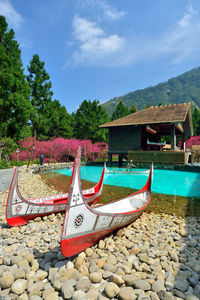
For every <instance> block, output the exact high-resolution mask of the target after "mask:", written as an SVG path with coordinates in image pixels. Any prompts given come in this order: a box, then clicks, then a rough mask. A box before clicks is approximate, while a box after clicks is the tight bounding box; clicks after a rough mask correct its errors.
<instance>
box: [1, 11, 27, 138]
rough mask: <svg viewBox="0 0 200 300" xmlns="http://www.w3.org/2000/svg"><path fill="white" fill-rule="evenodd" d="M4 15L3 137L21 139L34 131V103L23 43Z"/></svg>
mask: <svg viewBox="0 0 200 300" xmlns="http://www.w3.org/2000/svg"><path fill="white" fill-rule="evenodd" d="M7 28H8V24H7V22H6V19H5V17H3V16H0V139H1V138H4V137H8V136H9V137H10V138H15V139H20V138H23V137H26V136H27V135H29V134H30V131H29V126H28V120H29V118H30V108H31V103H30V100H29V95H30V89H29V86H28V84H27V82H26V77H25V75H24V69H23V65H22V61H21V51H20V49H19V44H18V43H17V41H16V40H15V39H14V38H15V33H14V31H13V30H12V29H10V30H9V31H8V30H7Z"/></svg>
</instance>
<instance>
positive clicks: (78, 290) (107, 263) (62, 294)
mask: <svg viewBox="0 0 200 300" xmlns="http://www.w3.org/2000/svg"><path fill="white" fill-rule="evenodd" d="M38 185H39V186H40V187H41V188H40V189H38ZM19 187H20V190H21V192H22V194H23V195H26V197H30V198H31V197H33V196H35V197H38V196H43V195H45V194H55V193H57V191H55V190H54V189H53V187H52V188H49V187H48V186H46V185H45V184H44V182H42V181H41V178H40V175H33V174H31V173H29V172H26V171H25V169H23V168H22V169H21V173H20V180H19ZM7 193H8V191H4V192H3V193H0V199H1V202H0V203H1V206H0V244H1V248H0V295H1V297H2V298H3V299H4V300H12V299H13V300H43V299H44V300H62V299H72V300H109V299H111V300H135V299H136V300H159V299H163V300H179V299H186V300H197V299H200V217H187V218H182V217H176V216H174V215H169V214H165V213H162V214H155V213H149V214H148V213H143V214H142V216H141V217H140V218H139V219H138V220H136V221H135V222H134V223H132V224H130V225H129V226H126V227H124V228H122V229H120V230H118V231H117V232H115V233H112V234H110V235H108V236H106V237H105V238H104V239H101V240H100V241H99V242H98V244H96V245H94V246H92V247H90V248H88V249H86V250H85V251H83V252H81V253H80V254H78V255H76V256H74V257H71V258H65V257H63V255H62V254H61V251H60V236H61V230H62V223H63V217H64V214H57V215H54V214H52V215H50V216H48V217H47V216H46V217H43V218H36V219H35V220H33V221H29V223H28V224H27V225H24V226H21V227H9V226H8V225H7V224H6V219H5V203H6V198H7ZM1 297H0V299H1Z"/></svg>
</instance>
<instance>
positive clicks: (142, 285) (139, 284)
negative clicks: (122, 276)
mask: <svg viewBox="0 0 200 300" xmlns="http://www.w3.org/2000/svg"><path fill="white" fill-rule="evenodd" d="M134 285H135V287H136V288H137V289H141V290H143V291H149V290H150V289H151V285H150V283H148V281H146V280H144V279H139V280H137V281H135V283H134Z"/></svg>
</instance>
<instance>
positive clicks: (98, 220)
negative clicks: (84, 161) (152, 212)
mask: <svg viewBox="0 0 200 300" xmlns="http://www.w3.org/2000/svg"><path fill="white" fill-rule="evenodd" d="M80 160H81V150H80V148H78V151H77V159H76V164H75V165H74V170H73V174H72V181H71V182H72V183H71V186H70V193H69V199H68V203H67V206H66V211H65V218H64V222H63V229H62V235H61V251H62V254H63V255H64V256H66V257H70V256H73V255H75V254H77V253H79V252H80V251H82V250H84V249H86V248H88V247H90V246H92V245H94V244H95V243H97V241H98V240H99V239H101V238H102V237H104V236H105V235H106V234H108V233H110V232H112V231H114V230H115V229H118V228H120V227H122V226H125V225H127V224H129V223H131V222H133V221H134V220H135V219H137V218H138V217H139V216H140V215H141V214H142V212H143V211H144V210H145V209H146V207H147V206H148V204H149V202H150V199H151V176H152V167H151V169H150V172H149V176H148V180H147V182H146V184H145V186H144V187H143V188H142V189H141V190H139V191H138V192H136V193H134V194H131V195H129V196H128V197H126V198H124V199H121V200H118V201H114V202H111V203H108V204H104V205H100V206H97V207H90V206H89V205H88V204H87V202H86V201H85V199H84V195H83V192H82V190H81V185H80Z"/></svg>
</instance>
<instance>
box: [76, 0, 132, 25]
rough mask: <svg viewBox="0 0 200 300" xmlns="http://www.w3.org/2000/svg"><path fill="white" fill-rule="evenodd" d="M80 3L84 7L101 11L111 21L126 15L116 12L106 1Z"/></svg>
mask: <svg viewBox="0 0 200 300" xmlns="http://www.w3.org/2000/svg"><path fill="white" fill-rule="evenodd" d="M81 3H82V5H84V6H86V5H87V6H89V7H93V8H94V7H95V8H99V9H101V10H102V11H103V14H104V15H105V16H106V17H107V18H109V19H111V20H118V19H120V18H122V17H123V16H125V14H126V12H125V11H123V10H117V9H116V8H115V7H113V6H111V5H110V4H108V3H107V1H106V0H84V2H81Z"/></svg>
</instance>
